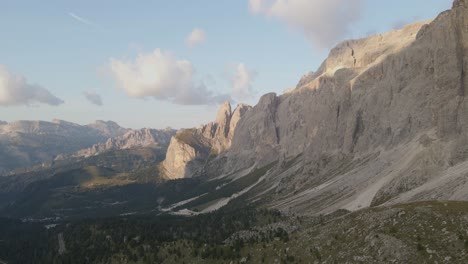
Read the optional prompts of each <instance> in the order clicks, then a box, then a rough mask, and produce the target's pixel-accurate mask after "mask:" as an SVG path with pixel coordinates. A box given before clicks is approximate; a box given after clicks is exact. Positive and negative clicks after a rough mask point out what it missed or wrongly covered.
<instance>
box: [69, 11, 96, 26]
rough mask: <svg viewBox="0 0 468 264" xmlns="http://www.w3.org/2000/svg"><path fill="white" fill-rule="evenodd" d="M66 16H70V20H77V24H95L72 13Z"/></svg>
mask: <svg viewBox="0 0 468 264" xmlns="http://www.w3.org/2000/svg"><path fill="white" fill-rule="evenodd" d="M68 15H70V16H71V17H72V18H74V19H75V20H77V21H78V22H81V23H83V24H86V25H89V26H94V25H95V24H94V23H93V22H91V21H90V20H88V19H86V18H83V17H80V16H78V15H76V14H74V13H72V12H70V13H68Z"/></svg>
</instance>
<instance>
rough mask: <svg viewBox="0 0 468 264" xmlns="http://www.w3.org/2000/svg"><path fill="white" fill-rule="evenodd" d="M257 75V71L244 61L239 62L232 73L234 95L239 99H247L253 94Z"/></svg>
mask: <svg viewBox="0 0 468 264" xmlns="http://www.w3.org/2000/svg"><path fill="white" fill-rule="evenodd" d="M256 77H257V72H255V71H252V70H249V69H247V67H246V66H245V65H244V64H243V63H239V64H238V65H237V67H236V70H235V72H234V74H233V75H232V80H231V82H232V96H233V97H234V98H235V99H237V100H246V99H249V98H251V97H252V96H253V89H252V83H253V82H254V80H255V78H256Z"/></svg>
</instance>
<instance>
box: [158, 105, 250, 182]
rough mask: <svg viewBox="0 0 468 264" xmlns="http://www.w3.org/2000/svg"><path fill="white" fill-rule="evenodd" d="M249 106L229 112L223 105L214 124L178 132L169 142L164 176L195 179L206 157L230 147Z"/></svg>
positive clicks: (228, 107) (229, 106)
mask: <svg viewBox="0 0 468 264" xmlns="http://www.w3.org/2000/svg"><path fill="white" fill-rule="evenodd" d="M249 109H251V107H250V106H248V105H244V104H240V105H238V106H237V107H236V109H234V111H231V104H230V103H229V102H225V103H224V104H223V105H222V106H221V107H220V109H219V110H218V114H217V116H216V121H215V122H211V123H208V124H206V125H202V126H200V127H199V128H198V129H182V130H180V131H178V132H177V134H176V135H175V136H174V137H173V138H172V139H171V143H170V144H169V148H168V150H167V154H166V159H165V160H164V162H163V168H164V171H165V174H166V176H167V177H168V178H170V179H177V178H187V177H193V176H196V175H198V174H199V173H200V172H201V169H202V168H203V166H204V164H205V163H206V161H207V159H208V158H209V157H210V156H215V155H217V154H220V153H223V152H224V151H226V150H227V149H229V148H230V146H231V141H232V138H233V137H234V131H235V130H236V126H237V124H238V122H239V121H240V120H241V119H242V117H243V116H244V115H245V113H246V112H248V110H249Z"/></svg>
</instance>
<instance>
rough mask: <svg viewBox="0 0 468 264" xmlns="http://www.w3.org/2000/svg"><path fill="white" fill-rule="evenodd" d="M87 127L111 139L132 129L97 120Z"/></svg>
mask: <svg viewBox="0 0 468 264" xmlns="http://www.w3.org/2000/svg"><path fill="white" fill-rule="evenodd" d="M87 126H88V127H91V128H94V129H96V130H99V131H101V133H102V135H104V136H106V137H109V138H111V137H118V136H120V135H123V134H125V133H127V132H128V131H130V129H128V128H123V127H121V126H119V125H118V124H117V123H115V122H113V121H102V120H97V121H95V122H94V123H92V124H89V125H87Z"/></svg>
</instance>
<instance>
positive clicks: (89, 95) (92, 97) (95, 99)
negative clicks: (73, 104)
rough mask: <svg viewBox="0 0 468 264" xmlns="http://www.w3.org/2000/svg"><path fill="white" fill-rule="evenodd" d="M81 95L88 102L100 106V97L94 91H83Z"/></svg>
mask: <svg viewBox="0 0 468 264" xmlns="http://www.w3.org/2000/svg"><path fill="white" fill-rule="evenodd" d="M83 95H84V97H85V98H86V99H88V101H89V102H90V103H92V104H94V105H97V106H102V97H101V96H100V95H99V94H97V93H96V92H83Z"/></svg>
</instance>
